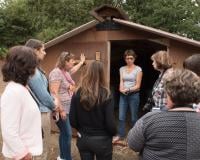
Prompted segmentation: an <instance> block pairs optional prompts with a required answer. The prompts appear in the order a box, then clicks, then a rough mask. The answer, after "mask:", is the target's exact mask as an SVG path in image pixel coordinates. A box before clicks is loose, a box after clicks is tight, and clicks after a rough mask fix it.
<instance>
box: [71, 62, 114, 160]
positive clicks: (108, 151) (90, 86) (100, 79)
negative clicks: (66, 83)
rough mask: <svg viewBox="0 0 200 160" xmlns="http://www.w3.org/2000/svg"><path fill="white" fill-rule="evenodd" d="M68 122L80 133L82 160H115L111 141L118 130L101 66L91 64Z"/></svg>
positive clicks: (95, 63) (74, 97)
mask: <svg viewBox="0 0 200 160" xmlns="http://www.w3.org/2000/svg"><path fill="white" fill-rule="evenodd" d="M69 118H70V123H71V126H72V127H73V128H75V129H76V130H77V131H78V140H77V147H78V149H79V152H80V156H81V159H82V160H94V158H95V157H96V160H112V137H113V136H114V135H115V134H116V132H117V129H116V125H115V120H114V105H113V99H112V96H111V94H110V90H109V88H108V83H107V82H106V79H105V74H104V69H103V64H102V62H99V61H92V62H91V63H89V64H88V66H87V69H86V72H85V73H84V74H83V75H82V76H81V81H80V84H79V86H78V89H77V92H76V93H75V94H74V95H73V97H72V101H71V108H70V113H69Z"/></svg>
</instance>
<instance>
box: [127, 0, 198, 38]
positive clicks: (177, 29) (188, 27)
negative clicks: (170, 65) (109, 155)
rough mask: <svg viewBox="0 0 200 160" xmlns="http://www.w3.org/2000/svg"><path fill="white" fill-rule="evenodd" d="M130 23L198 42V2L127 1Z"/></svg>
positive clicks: (173, 0)
mask: <svg viewBox="0 0 200 160" xmlns="http://www.w3.org/2000/svg"><path fill="white" fill-rule="evenodd" d="M124 9H125V10H127V11H128V14H129V15H130V18H131V19H132V21H134V22H136V23H141V24H144V25H147V26H151V27H155V28H159V29H162V30H165V31H168V32H171V33H177V34H179V35H182V36H186V37H188V38H193V39H196V40H200V27H199V26H198V24H199V23H200V18H199V17H200V2H199V0H191V1H190V0H143V1H141V0H127V3H126V4H125V5H124Z"/></svg>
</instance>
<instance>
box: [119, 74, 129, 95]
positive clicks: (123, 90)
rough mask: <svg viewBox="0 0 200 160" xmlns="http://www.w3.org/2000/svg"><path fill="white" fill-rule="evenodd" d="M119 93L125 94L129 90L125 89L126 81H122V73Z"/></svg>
mask: <svg viewBox="0 0 200 160" xmlns="http://www.w3.org/2000/svg"><path fill="white" fill-rule="evenodd" d="M119 91H120V92H121V93H123V94H124V93H125V92H126V91H127V90H125V89H124V81H123V79H122V71H120V84H119Z"/></svg>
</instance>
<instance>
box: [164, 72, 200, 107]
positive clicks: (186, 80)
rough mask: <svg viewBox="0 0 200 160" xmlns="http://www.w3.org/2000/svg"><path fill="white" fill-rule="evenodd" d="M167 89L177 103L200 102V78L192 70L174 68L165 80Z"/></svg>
mask: <svg viewBox="0 0 200 160" xmlns="http://www.w3.org/2000/svg"><path fill="white" fill-rule="evenodd" d="M164 84H165V85H164V86H165V91H166V92H167V94H168V95H169V97H170V98H171V100H172V102H173V103H174V104H175V105H185V104H193V103H199V102H200V78H199V77H198V76H197V75H196V74H195V73H193V72H192V71H190V70H187V69H174V71H172V72H170V73H169V75H168V76H167V78H166V79H165V82H164Z"/></svg>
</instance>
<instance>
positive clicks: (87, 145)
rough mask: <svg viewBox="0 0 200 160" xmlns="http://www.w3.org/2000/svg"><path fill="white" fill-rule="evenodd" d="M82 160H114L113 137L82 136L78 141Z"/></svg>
mask: <svg viewBox="0 0 200 160" xmlns="http://www.w3.org/2000/svg"><path fill="white" fill-rule="evenodd" d="M77 147H78V149H79V153H80V156H81V160H94V158H95V156H96V160H112V137H110V136H86V135H82V136H81V138H78V140H77Z"/></svg>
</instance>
